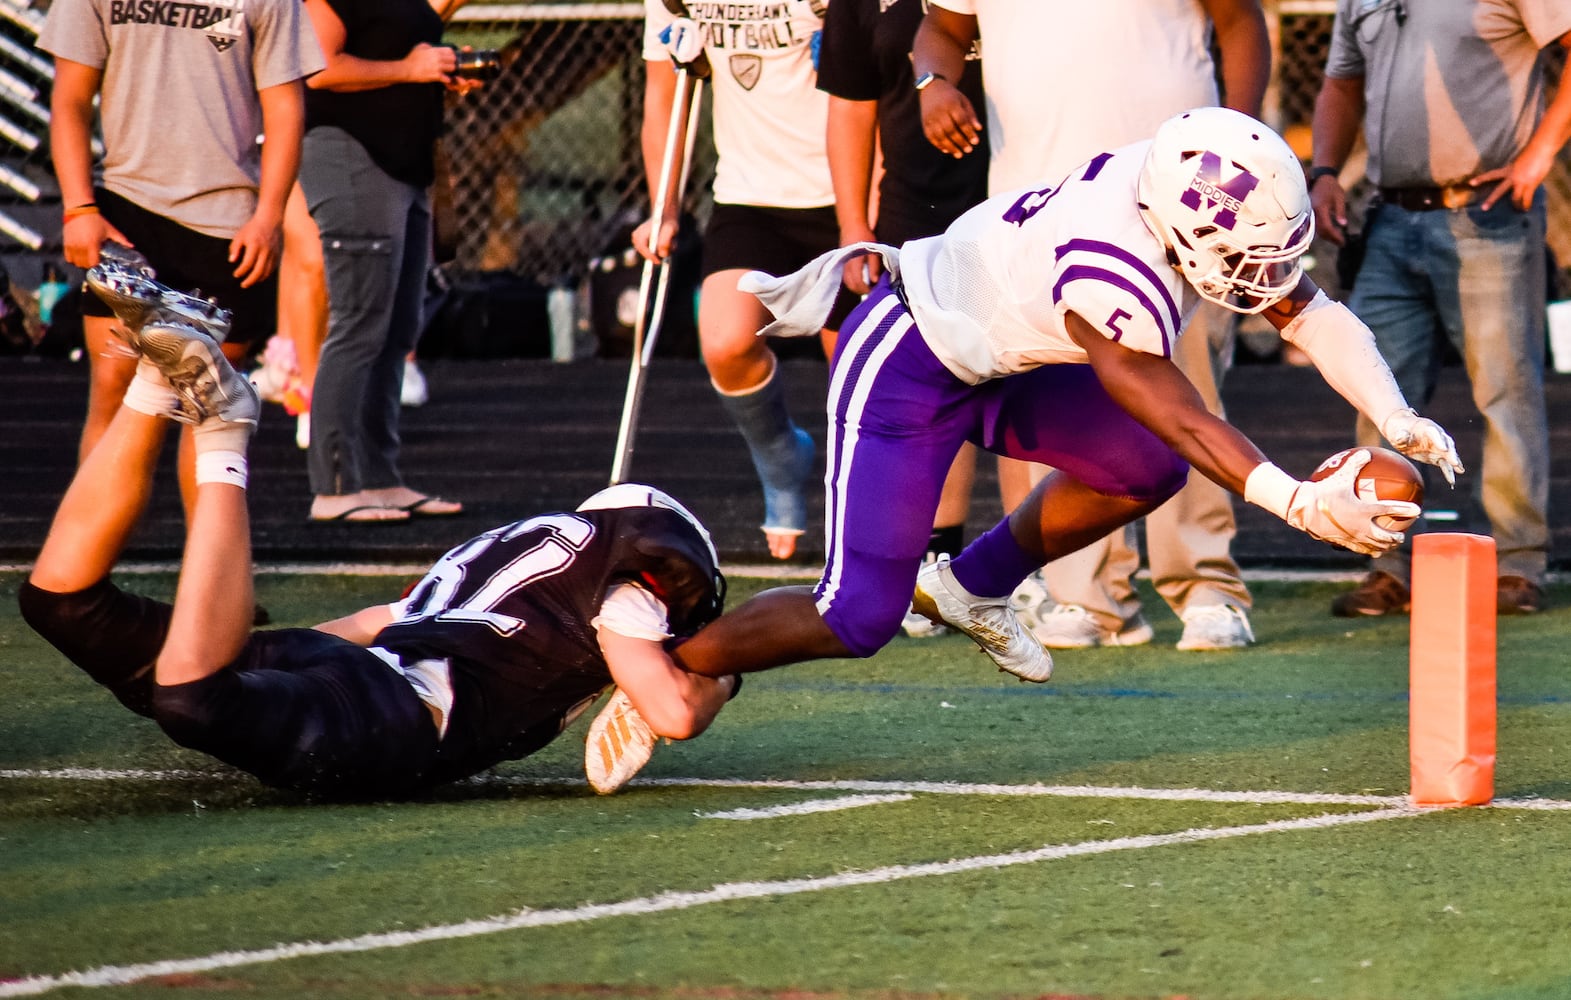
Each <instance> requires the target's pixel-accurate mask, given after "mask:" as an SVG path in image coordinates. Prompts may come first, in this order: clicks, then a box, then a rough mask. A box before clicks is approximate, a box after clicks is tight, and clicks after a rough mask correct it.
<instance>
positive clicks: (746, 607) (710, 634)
mask: <svg viewBox="0 0 1571 1000" xmlns="http://www.w3.org/2000/svg"><path fill="white" fill-rule="evenodd" d="M851 655H852V653H851V651H850V650H848V649H847V648H846V646H845V644H844V643H843V642H841V641H840V639H839V637H837V636H836V635H835V634H834V633H833V632H831V631H830V630H829V626H828V625H826V624H825V623H824V619H823V617H822V616H821V615H820V614H819V613H818V607H817V604H816V602H815V599H814V597H813V588H812V587H806V586H799V587H776V588H774V589H773V590H766V591H764V592H763V593H761V594H758V595H757V596H755V597H753V598H751V599H749V600H748V601H746V602H744V603H743V604H740V605H738V606H737V607H735V608H733V609H732V610H730V611H727V612H726V613H725V614H723V615H721V616H720V617H719V618H718V619H717V620H715V621H713V622H711V623H710V624H708V625H706V626H704V627H703V628H702V629H700V630H699V631H698V634H697V635H695V636H693V637H692V638H691V639H689V640H687V641H686V642H684V643H682V644H681V645H680V646H677V647H676V649H675V650H674V651H673V652H672V654H671V658H672V659H674V660H675V661H676V662H677V663H678V664H680V665H681V666H682V667H684V668H685V669H687V670H690V671H692V672H693V673H695V674H703V675H704V676H706V677H724V676H725V675H726V674H738V673H747V672H749V671H754V670H768V669H770V668H771V667H782V666H785V665H786V664H788V663H801V662H803V661H806V660H822V659H826V658H834V657H842V656H851Z"/></svg>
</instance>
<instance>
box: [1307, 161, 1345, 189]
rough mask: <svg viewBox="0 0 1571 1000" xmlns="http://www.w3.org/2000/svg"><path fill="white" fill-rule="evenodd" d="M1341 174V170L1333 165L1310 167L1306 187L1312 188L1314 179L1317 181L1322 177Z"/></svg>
mask: <svg viewBox="0 0 1571 1000" xmlns="http://www.w3.org/2000/svg"><path fill="white" fill-rule="evenodd" d="M1341 174H1342V171H1340V170H1338V169H1337V168H1335V167H1326V166H1319V167H1310V168H1309V183H1308V184H1307V185H1306V187H1309V188H1313V187H1314V186H1315V181H1318V180H1319V179H1320V178H1322V177H1339V176H1341Z"/></svg>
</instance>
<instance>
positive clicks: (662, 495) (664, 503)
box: [578, 483, 720, 569]
mask: <svg viewBox="0 0 1571 1000" xmlns="http://www.w3.org/2000/svg"><path fill="white" fill-rule="evenodd" d="M622 507H664V508H665V509H666V510H674V511H676V512H677V513H678V514H680V515H682V517H683V518H685V519H686V520H687V523H689V524H691V525H692V526H693V527H694V528H695V529H697V531H698V535H699V537H700V538H702V539H703V540H704V546H705V547H706V548H708V549H709V559H710V561H711V562H712V563H714V565H715V568H716V569H718V568H719V567H720V554H719V553H718V552H716V551H715V542H714V539H712V538H710V537H709V529H708V528H706V527H704V523H703V522H702V521H700V520H699V519H698V518H697V517H696V516H694V514H693V512H692V511H690V510H688V509H687V508H686V507H684V506H682V504H681V503H679V502H678V501H677V499H676V498H675V497H673V496H672V495H671V494H669V493H666V492H665V491H663V490H657V489H655V488H654V487H653V486H645V485H643V484H642V483H617V484H616V485H615V486H608V487H606V488H605V489H603V490H601V491H600V492H598V493H596V494H594V495H593V496H591V497H590V498H589V499H588V500H585V501H584V502H583V503H581V504H579V505H578V509H579V510H617V509H619V508H622Z"/></svg>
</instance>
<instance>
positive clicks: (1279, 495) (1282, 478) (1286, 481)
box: [1244, 462, 1303, 521]
mask: <svg viewBox="0 0 1571 1000" xmlns="http://www.w3.org/2000/svg"><path fill="white" fill-rule="evenodd" d="M1301 485H1303V484H1302V483H1300V482H1299V481H1298V480H1297V479H1294V478H1293V477H1292V476H1290V475H1288V474H1287V473H1285V472H1283V471H1282V470H1281V469H1279V468H1277V467H1276V466H1275V465H1273V464H1271V463H1270V462H1261V463H1260V464H1259V465H1257V466H1255V467H1254V470H1253V471H1252V472H1250V473H1249V478H1248V479H1245V480H1244V499H1245V500H1247V501H1249V502H1250V503H1252V504H1254V505H1255V506H1256V507H1263V508H1264V509H1266V510H1268V511H1270V512H1271V513H1273V514H1275V515H1276V516H1277V517H1280V518H1281V519H1282V520H1284V521H1285V520H1287V508H1288V505H1289V504H1291V503H1292V502H1293V494H1294V493H1296V492H1298V487H1299V486H1301Z"/></svg>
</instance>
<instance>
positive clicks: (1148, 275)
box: [1053, 240, 1181, 332]
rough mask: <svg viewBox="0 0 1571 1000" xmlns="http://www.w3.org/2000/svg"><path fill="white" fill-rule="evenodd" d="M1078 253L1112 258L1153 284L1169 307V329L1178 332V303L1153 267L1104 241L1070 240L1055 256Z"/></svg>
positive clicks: (1060, 258)
mask: <svg viewBox="0 0 1571 1000" xmlns="http://www.w3.org/2000/svg"><path fill="white" fill-rule="evenodd" d="M1077 251H1078V252H1083V253H1093V254H1102V255H1105V256H1108V257H1112V258H1114V259H1115V260H1118V261H1120V262H1122V263H1124V264H1127V265H1128V266H1129V267H1130V268H1132V269H1133V270H1134V271H1135V272H1136V273H1137V274H1139V275H1140V276H1141V277H1143V278H1145V279H1146V280H1147V281H1149V282H1151V287H1153V288H1155V289H1156V290H1157V292H1158V293H1159V294H1160V295H1161V296H1162V304H1163V305H1165V306H1166V307H1167V315H1168V318H1169V320H1170V321H1171V322H1170V324H1169V325H1168V327H1167V329H1170V330H1173V331H1174V332H1177V330H1178V328H1179V323H1180V321H1181V317H1180V314H1179V311H1178V303H1177V302H1174V301H1173V296H1172V295H1171V294H1170V293H1169V292H1168V290H1167V284H1166V283H1165V282H1163V281H1162V278H1161V276H1160V275H1158V274H1157V273H1156V272H1155V271H1153V270H1151V265H1149V264H1147V263H1146V262H1145V261H1143V260H1141V259H1140V258H1139V257H1136V256H1135V255H1134V254H1132V253H1130V252H1129V251H1128V250H1125V249H1124V248H1123V247H1120V246H1114V245H1113V244H1111V243H1105V242H1103V241H1102V240H1070V241H1069V242H1068V243H1065V244H1063V245H1062V246H1060V247H1057V248H1056V249H1054V251H1053V255H1054V256H1055V257H1057V258H1058V259H1059V260H1062V259H1063V257H1064V255H1065V254H1067V253H1075V252H1077Z"/></svg>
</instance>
